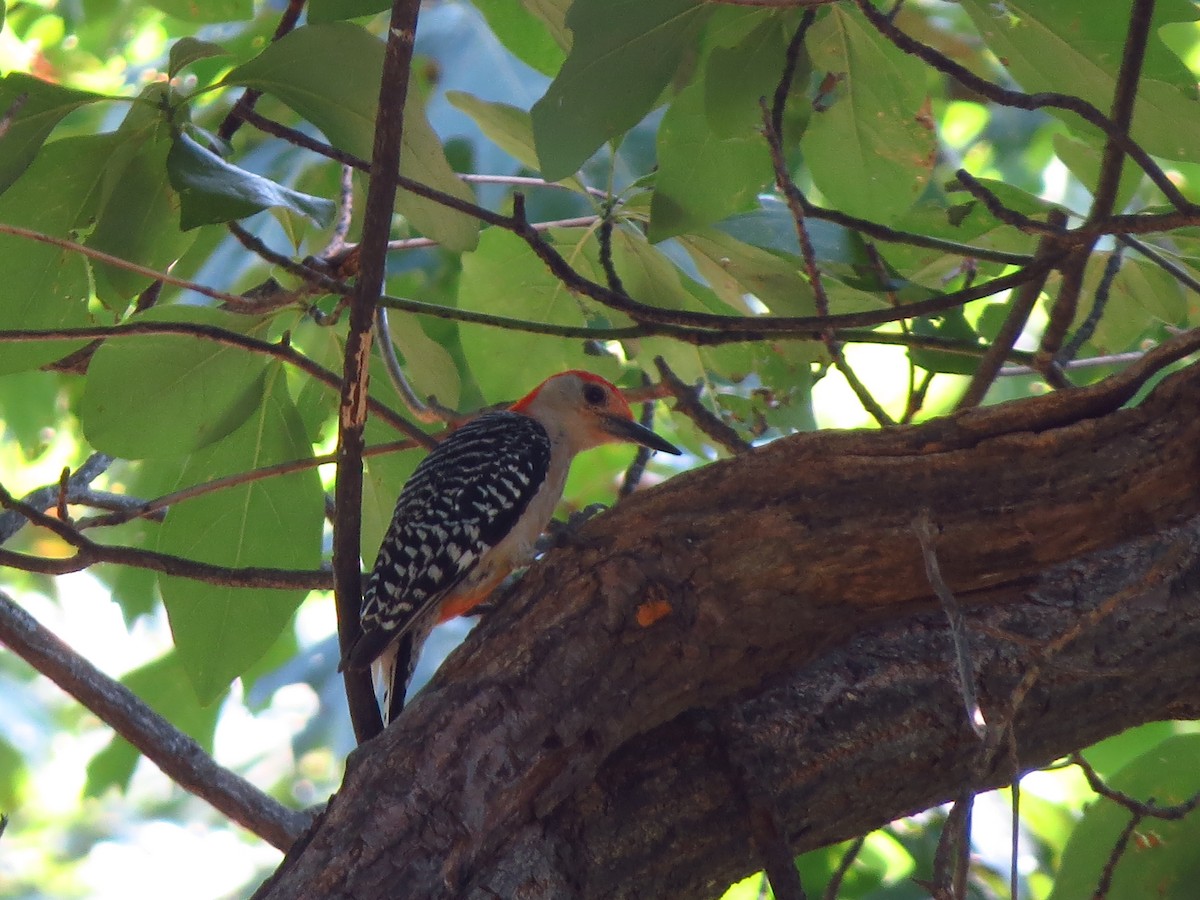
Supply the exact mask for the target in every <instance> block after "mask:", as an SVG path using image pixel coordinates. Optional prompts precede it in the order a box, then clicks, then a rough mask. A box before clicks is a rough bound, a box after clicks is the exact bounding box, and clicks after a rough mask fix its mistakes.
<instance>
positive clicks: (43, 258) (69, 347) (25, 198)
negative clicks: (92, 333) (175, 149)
mask: <svg viewBox="0 0 1200 900" xmlns="http://www.w3.org/2000/svg"><path fill="white" fill-rule="evenodd" d="M2 145H3V142H2V141H0V146H2ZM119 146H120V140H119V138H118V137H117V136H116V135H113V134H104V135H93V136H87V137H77V138H64V139H63V140H60V141H54V142H53V143H51V144H49V145H47V146H46V147H45V149H44V150H43V151H42V152H41V153H40V154H38V157H37V159H36V160H35V161H34V163H33V165H31V166H30V167H29V169H28V170H26V172H25V173H24V174H23V175H22V176H21V177H20V179H19V180H18V181H17V182H16V183H15V184H14V185H13V186H12V187H11V188H9V189H8V190H7V191H6V192H5V193H4V194H3V195H0V222H3V223H5V224H7V225H18V226H21V227H24V228H29V229H32V230H33V231H38V232H41V233H43V234H48V235H52V236H55V237H60V238H71V237H72V236H73V230H74V229H75V228H77V227H79V226H80V225H81V224H83V223H85V222H86V221H87V220H88V219H89V217H91V216H92V215H94V214H95V210H96V206H97V203H98V200H99V197H100V194H101V193H102V187H103V184H104V180H105V170H106V165H107V163H108V161H109V159H110V158H111V157H112V156H113V154H114V153H116V152H117V151H118V149H119ZM0 271H2V272H4V279H3V281H2V282H0V328H22V329H24V328H28V329H45V330H50V329H56V328H78V327H82V326H86V325H90V324H92V320H91V317H90V316H89V315H88V311H87V299H88V295H89V293H90V288H89V284H88V271H87V265H86V264H85V262H84V260H83V257H81V256H80V255H79V254H78V253H76V252H74V251H71V250H65V249H60V248H58V247H54V246H51V245H49V244H43V243H35V242H33V241H30V240H28V239H26V238H21V237H15V236H10V235H2V234H0ZM83 343H84V342H82V341H54V342H51V343H29V344H12V345H6V346H5V347H4V349H3V352H2V353H0V374H6V373H9V372H20V371H22V370H23V369H32V368H35V367H37V366H40V365H43V364H45V363H47V362H51V361H53V360H56V359H61V358H62V357H64V356H66V355H67V354H68V353H71V352H72V351H74V350H76V349H78V348H79V347H81V346H83Z"/></svg>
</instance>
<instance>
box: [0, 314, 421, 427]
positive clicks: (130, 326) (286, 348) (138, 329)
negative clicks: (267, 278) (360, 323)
mask: <svg viewBox="0 0 1200 900" xmlns="http://www.w3.org/2000/svg"><path fill="white" fill-rule="evenodd" d="M167 334H174V335H185V336H188V337H199V338H204V339H205V340H209V341H213V342H214V343H217V344H223V345H226V346H229V347H237V348H239V349H242V350H250V351H252V352H254V353H261V354H263V355H265V356H273V357H275V358H277V359H281V360H283V361H284V362H287V363H290V364H291V365H293V366H295V367H296V368H298V369H300V370H301V371H303V372H304V373H305V374H307V375H310V376H312V377H313V378H315V379H316V380H317V381H319V382H321V383H322V384H325V385H328V386H330V387H333V388H338V387H340V385H341V379H339V378H338V376H337V375H335V374H334V373H333V372H330V371H329V370H328V369H326V368H325V367H324V366H322V365H320V364H319V363H317V362H314V361H313V360H312V359H310V358H309V357H307V356H305V355H304V354H303V353H301V352H300V351H298V350H296V349H295V348H294V347H292V346H291V344H289V343H284V342H282V341H281V342H279V343H271V342H269V341H263V340H259V339H258V338H253V337H250V336H249V335H245V334H241V333H240V332H237V331H229V330H228V329H225V328H218V327H216V326H214V325H204V324H201V323H198V322H126V323H125V324H122V325H109V326H92V327H90V328H58V329H52V330H51V329H47V330H36V331H35V330H24V329H20V330H19V329H10V330H0V343H2V342H5V341H13V342H17V343H20V342H25V341H51V340H70V339H74V338H104V339H110V338H119V337H128V336H131V335H167ZM366 403H367V404H368V405H369V406H370V409H371V412H373V413H374V414H375V415H377V416H378V417H379V418H380V419H381V420H382V421H384V422H387V423H388V424H389V425H391V426H392V427H393V428H395V429H396V430H397V431H399V432H401V433H402V434H406V435H408V436H409V437H410V438H412V439H413V440H415V441H417V442H418V443H420V444H423V445H424V446H427V447H433V446H434V444H435V443H436V442H435V441H434V440H433V439H432V438H430V437H429V435H427V434H425V432H423V431H422V430H421V429H420V428H417V427H416V426H415V425H413V424H412V423H411V422H409V421H408V420H407V419H405V418H404V417H403V416H401V415H400V414H399V413H397V412H396V411H395V410H393V409H391V408H389V407H388V406H386V405H385V404H383V403H381V402H380V401H378V400H376V399H375V398H373V397H368V398H367V399H366Z"/></svg>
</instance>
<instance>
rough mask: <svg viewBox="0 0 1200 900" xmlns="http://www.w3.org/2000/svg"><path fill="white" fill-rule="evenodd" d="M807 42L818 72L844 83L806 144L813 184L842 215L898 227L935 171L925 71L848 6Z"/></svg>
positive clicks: (815, 119)
mask: <svg viewBox="0 0 1200 900" xmlns="http://www.w3.org/2000/svg"><path fill="white" fill-rule="evenodd" d="M807 45H808V50H809V54H810V55H811V57H812V64H813V68H814V69H815V70H816V71H817V72H818V73H828V74H831V75H833V76H835V77H837V78H839V79H840V81H839V83H838V87H837V89H836V91H835V92H834V93H833V96H832V99H831V100H830V101H829V103H828V105H827V106H825V107H824V108H823V109H822V110H820V111H817V112H814V113H813V115H812V118H811V119H810V120H809V126H808V128H807V129H806V131H805V132H804V136H803V137H802V138H801V139H800V146H801V149H802V150H803V151H804V159H805V162H806V163H807V164H808V166H809V169H810V171H811V172H812V178H813V181H814V182H815V183H816V185H817V187H819V188H820V189H821V192H822V193H823V194H825V196H826V197H828V198H829V201H830V204H831V205H833V206H835V207H837V208H838V209H840V210H841V211H843V212H846V213H850V214H851V215H855V216H860V217H862V218H864V219H871V220H872V221H876V222H883V223H890V222H893V221H895V219H897V218H898V217H899V216H900V215H901V214H902V213H903V212H904V211H905V210H906V209H908V208H909V207H910V206H912V204H913V202H914V201H915V200H916V198H917V196H918V195H919V194H920V193H921V190H922V189H923V188H924V186H925V183H926V182H927V181H928V180H929V175H930V172H931V171H932V168H933V161H934V151H935V136H934V133H933V129H932V125H930V124H928V123H926V122H924V121H923V120H924V118H925V115H927V114H926V113H923V110H924V107H925V103H926V97H925V68H924V66H922V65H921V62H920V61H919V60H918V59H916V57H913V56H909V55H907V54H905V53H903V52H902V51H900V50H898V49H897V48H896V47H895V46H894V45H893V44H891V43H890V42H889V41H887V40H886V39H884V38H883V37H882V36H881V35H880V34H879V33H878V32H877V31H876V30H875V29H874V28H872V27H871V26H870V25H868V24H867V23H866V22H865V21H864V20H863V18H862V17H861V16H860V15H858V14H857V13H855V12H851V11H849V10H844V9H842V8H841V7H835V8H832V9H830V10H829V12H828V13H827V14H826V15H825V16H824V17H823V18H821V19H820V20H819V21H818V22H817V23H816V25H814V26H813V28H812V30H811V31H810V32H809V35H808V39H807Z"/></svg>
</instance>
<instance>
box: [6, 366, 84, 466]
mask: <svg viewBox="0 0 1200 900" xmlns="http://www.w3.org/2000/svg"><path fill="white" fill-rule="evenodd" d="M59 388H60V385H59V376H58V375H57V374H55V373H53V372H14V373H12V374H11V375H4V376H0V434H2V435H4V436H5V437H6V438H10V439H13V440H16V442H17V443H18V444H20V445H21V450H22V452H23V453H24V454H25V456H26V457H27V458H32V457H34V456H36V455H38V454H39V453H41V451H42V450H43V449H44V448H45V446H46V444H47V435H50V436H52V435H54V433H55V432H56V431H57V430H58V429H63V428H66V427H69V425H68V423H67V422H64V421H63V417H62V415H61V413H59V411H58V409H57V408H56V407H57V402H56V401H57V400H58V393H59ZM51 439H52V437H51Z"/></svg>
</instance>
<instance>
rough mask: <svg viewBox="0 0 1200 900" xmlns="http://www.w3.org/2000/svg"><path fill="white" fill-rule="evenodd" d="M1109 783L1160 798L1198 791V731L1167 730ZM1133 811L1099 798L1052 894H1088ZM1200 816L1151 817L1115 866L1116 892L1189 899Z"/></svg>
mask: <svg viewBox="0 0 1200 900" xmlns="http://www.w3.org/2000/svg"><path fill="white" fill-rule="evenodd" d="M1109 785H1110V786H1111V787H1112V788H1114V789H1116V790H1118V791H1122V792H1124V793H1126V794H1129V795H1131V796H1133V797H1135V798H1137V799H1139V800H1145V801H1153V802H1154V803H1157V804H1159V805H1161V806H1169V805H1172V804H1176V803H1182V802H1183V801H1185V800H1187V799H1188V798H1189V797H1191V796H1192V795H1194V794H1195V793H1196V792H1197V791H1200V735H1196V734H1187V735H1179V736H1177V737H1172V738H1168V739H1167V740H1165V741H1163V742H1162V743H1161V744H1159V745H1158V746H1157V747H1155V748H1154V749H1153V750H1150V751H1149V752H1147V753H1145V754H1143V755H1142V756H1139V757H1138V758H1137V759H1135V760H1134V761H1133V762H1131V763H1130V764H1129V765H1127V766H1125V767H1124V768H1123V769H1121V771H1120V772H1118V773H1117V774H1116V775H1115V776H1114V777H1113V778H1111V779H1110V780H1109ZM1128 822H1129V812H1128V810H1125V809H1123V808H1121V807H1120V806H1117V805H1116V804H1115V803H1112V802H1111V801H1109V800H1105V799H1097V800H1096V802H1095V803H1093V804H1092V805H1091V806H1090V807H1089V808H1088V809H1087V810H1086V811H1085V812H1084V815H1083V818H1082V819H1081V820H1080V821H1079V824H1078V825H1077V826H1076V827H1075V831H1074V833H1073V834H1072V835H1071V839H1070V840H1069V841H1068V842H1067V847H1066V850H1065V851H1064V852H1063V857H1062V865H1061V866H1060V868H1059V870H1058V877H1057V878H1056V879H1055V881H1054V890H1053V892H1052V893H1051V894H1050V900H1090V898H1091V897H1092V896H1093V894H1094V893H1095V890H1096V885H1097V884H1098V883H1099V879H1100V875H1101V872H1102V871H1104V867H1105V865H1106V864H1107V863H1108V860H1109V856H1110V854H1111V852H1112V848H1113V845H1114V843H1115V842H1116V840H1117V837H1118V836H1119V835H1120V833H1121V830H1122V829H1123V828H1124V827H1125V826H1126V825H1127V824H1128ZM1197 846H1200V816H1197V815H1194V814H1193V815H1189V816H1186V817H1184V818H1183V819H1180V820H1179V821H1168V820H1163V819H1145V820H1143V822H1142V824H1141V825H1140V826H1139V828H1138V829H1137V833H1136V834H1135V835H1134V838H1133V840H1131V841H1130V844H1129V846H1128V847H1127V848H1126V850H1125V853H1124V855H1122V857H1121V859H1120V861H1118V862H1117V864H1116V867H1115V868H1114V869H1113V870H1112V881H1111V887H1110V889H1109V893H1108V896H1110V897H1154V898H1157V900H1191V898H1193V897H1195V896H1196V884H1197V881H1200V854H1198V853H1196V847H1197Z"/></svg>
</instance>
